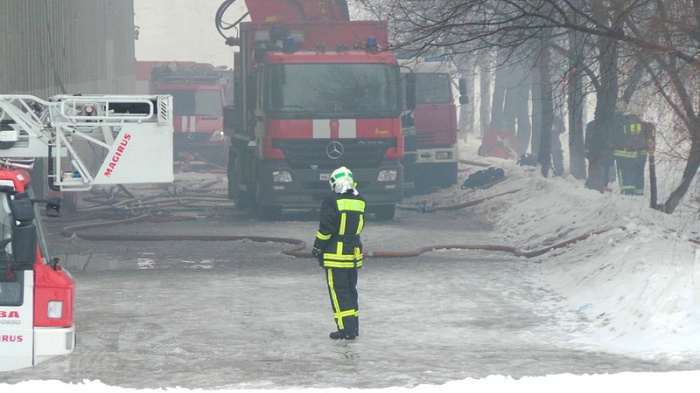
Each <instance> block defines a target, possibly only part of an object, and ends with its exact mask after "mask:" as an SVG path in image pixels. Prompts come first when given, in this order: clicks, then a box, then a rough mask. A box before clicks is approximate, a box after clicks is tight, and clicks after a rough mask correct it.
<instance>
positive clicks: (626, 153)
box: [613, 150, 637, 158]
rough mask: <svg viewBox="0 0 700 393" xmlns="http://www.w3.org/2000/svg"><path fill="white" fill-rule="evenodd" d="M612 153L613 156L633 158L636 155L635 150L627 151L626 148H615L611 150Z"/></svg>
mask: <svg viewBox="0 0 700 393" xmlns="http://www.w3.org/2000/svg"><path fill="white" fill-rule="evenodd" d="M613 155H614V156H615V157H623V158H635V157H637V152H636V151H627V150H615V151H614V152H613Z"/></svg>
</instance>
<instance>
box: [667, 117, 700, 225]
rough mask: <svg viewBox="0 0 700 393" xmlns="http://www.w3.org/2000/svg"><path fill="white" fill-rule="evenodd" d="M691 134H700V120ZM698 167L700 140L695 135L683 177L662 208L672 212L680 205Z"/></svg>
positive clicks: (699, 165)
mask: <svg viewBox="0 0 700 393" xmlns="http://www.w3.org/2000/svg"><path fill="white" fill-rule="evenodd" d="M691 135H700V121H695V123H694V124H693V129H691ZM698 167H700V141H699V140H698V137H693V138H692V139H691V145H690V153H689V154H688V162H687V163H686V165H685V169H683V178H682V179H681V183H680V184H679V185H678V187H677V188H676V189H675V190H673V192H672V193H671V195H669V196H668V199H667V200H666V203H664V205H663V206H661V210H662V211H664V212H666V213H668V214H671V213H673V211H674V210H676V208H677V207H678V205H679V204H680V202H681V199H683V197H684V196H685V194H686V193H687V192H688V188H689V187H690V183H692V181H693V178H695V174H696V173H697V172H698Z"/></svg>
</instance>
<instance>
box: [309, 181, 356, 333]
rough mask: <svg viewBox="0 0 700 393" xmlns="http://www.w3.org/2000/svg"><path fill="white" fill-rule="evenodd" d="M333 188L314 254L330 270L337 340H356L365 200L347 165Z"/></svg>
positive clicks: (330, 292)
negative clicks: (358, 283)
mask: <svg viewBox="0 0 700 393" xmlns="http://www.w3.org/2000/svg"><path fill="white" fill-rule="evenodd" d="M330 185H331V189H332V190H333V192H332V193H330V194H329V195H328V196H327V197H326V198H325V199H324V200H323V203H322V204H321V218H320V222H319V227H318V232H316V239H315V241H314V247H313V249H312V250H311V255H312V256H314V257H315V258H317V259H318V262H319V265H320V266H321V267H323V269H324V270H325V272H326V279H327V284H328V293H329V295H330V298H331V307H332V309H333V315H334V317H335V322H336V325H337V326H338V330H337V331H335V332H332V333H331V334H330V337H331V338H332V339H334V340H354V339H355V337H357V336H358V335H359V322H358V316H359V313H358V311H359V305H358V303H357V289H356V286H357V269H359V268H360V267H362V241H361V240H360V233H361V232H362V228H363V227H364V222H365V220H364V213H365V200H364V198H363V197H362V196H361V195H360V193H359V192H358V191H357V189H356V188H355V187H356V183H355V181H354V179H353V176H352V172H351V171H350V170H349V169H348V168H346V167H340V168H338V169H336V170H335V171H333V173H332V174H331V178H330Z"/></svg>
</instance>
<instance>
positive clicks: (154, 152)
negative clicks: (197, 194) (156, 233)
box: [0, 95, 173, 372]
mask: <svg viewBox="0 0 700 393" xmlns="http://www.w3.org/2000/svg"><path fill="white" fill-rule="evenodd" d="M172 139H173V124H172V97H171V96H169V95H162V96H152V95H143V96H120V95H117V96H106V95H77V96H73V95H58V96H54V97H51V98H49V99H48V100H43V99H40V98H37V97H34V96H30V95H0V372H2V371H9V370H15V369H20V368H25V367H31V366H34V365H36V364H38V363H41V362H43V361H46V360H48V359H51V358H53V357H56V356H60V355H66V354H70V353H71V352H73V349H74V347H75V324H74V322H73V311H74V310H73V306H74V298H75V281H74V279H73V278H72V277H71V275H70V273H69V272H68V271H67V270H66V269H65V268H64V267H62V266H61V265H60V264H59V263H58V259H56V258H52V257H51V255H50V253H49V250H48V249H47V245H46V241H45V238H44V233H43V230H42V226H41V220H40V216H39V214H38V213H37V209H36V208H35V206H34V204H35V202H36V203H46V215H47V216H56V215H57V214H60V212H59V211H58V207H59V206H60V203H58V201H54V200H36V199H34V195H33V191H32V181H48V185H49V187H50V188H51V189H53V190H55V191H62V192H65V191H86V190H89V189H90V188H91V187H92V186H96V185H115V184H127V183H160V182H172V181H173V158H172ZM35 158H47V166H48V170H47V173H48V179H34V180H32V179H30V175H29V173H30V170H31V169H32V166H33V163H34V159H35Z"/></svg>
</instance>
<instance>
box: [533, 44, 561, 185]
mask: <svg viewBox="0 0 700 393" xmlns="http://www.w3.org/2000/svg"><path fill="white" fill-rule="evenodd" d="M548 36H549V34H547V32H546V31H545V32H544V37H543V39H542V42H541V48H540V55H539V56H538V58H537V71H536V72H537V73H538V74H539V76H540V78H539V79H540V86H539V88H540V97H541V99H542V104H541V105H540V107H541V109H542V128H541V129H540V134H541V135H540V154H539V155H538V156H537V161H538V162H539V163H540V165H541V166H542V176H544V177H549V171H550V169H552V128H553V123H554V101H553V97H552V83H551V80H552V77H551V75H550V73H551V64H550V63H551V53H550V49H549V44H548ZM557 137H558V135H557Z"/></svg>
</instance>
